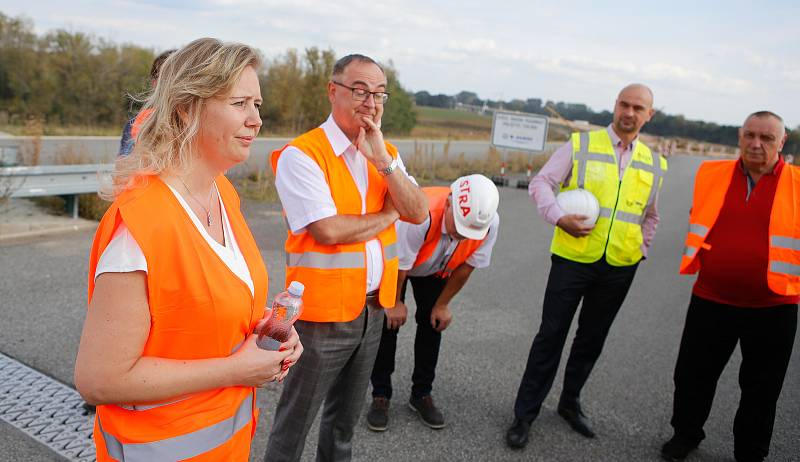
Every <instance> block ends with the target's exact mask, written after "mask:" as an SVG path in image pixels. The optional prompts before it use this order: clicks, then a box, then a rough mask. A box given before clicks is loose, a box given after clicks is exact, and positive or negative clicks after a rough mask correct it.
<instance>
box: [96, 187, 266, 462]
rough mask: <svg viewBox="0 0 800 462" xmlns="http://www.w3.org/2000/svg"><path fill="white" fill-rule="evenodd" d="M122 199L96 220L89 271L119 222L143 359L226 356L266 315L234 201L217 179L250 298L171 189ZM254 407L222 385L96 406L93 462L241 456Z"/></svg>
mask: <svg viewBox="0 0 800 462" xmlns="http://www.w3.org/2000/svg"><path fill="white" fill-rule="evenodd" d="M146 180H147V183H146V185H145V186H143V187H139V188H134V189H130V190H128V191H126V192H124V193H122V194H121V195H120V196H119V197H118V198H117V200H116V201H114V203H113V204H112V205H111V207H110V208H109V209H108V211H107V212H106V214H105V216H103V219H102V221H101V222H100V225H99V227H98V228H97V233H96V234H95V238H94V244H93V245H92V252H91V257H90V260H89V301H90V302H91V300H92V293H93V292H94V273H95V269H96V268H97V263H98V261H99V259H100V256H101V255H102V254H103V251H104V250H105V248H106V247H107V246H108V244H109V242H110V241H111V238H112V236H113V234H114V231H115V230H116V229H117V227H118V226H119V224H120V223H121V222H124V223H125V225H126V226H127V227H128V229H129V230H130V232H131V234H132V235H133V237H134V238H135V239H136V242H137V243H138V244H139V246H140V247H141V249H142V253H143V254H144V256H145V259H146V260H147V299H148V305H149V309H150V333H149V335H148V338H147V341H146V342H145V345H144V349H143V351H142V356H153V357H161V358H170V359H186V360H192V359H205V358H220V357H226V356H229V355H230V354H231V353H232V352H233V351H235V349H236V348H238V346H239V345H240V344H241V343H242V341H243V340H244V339H245V337H246V336H247V335H248V333H250V332H252V331H253V328H254V327H255V323H256V322H257V321H258V320H259V319H261V317H262V316H263V315H264V306H265V305H266V302H267V270H266V268H265V266H264V262H263V260H262V259H261V254H260V253H259V251H258V247H257V245H256V243H255V240H254V239H253V236H252V234H251V233H250V230H249V229H248V227H247V224H246V223H245V221H244V217H243V216H242V214H241V212H240V211H239V198H238V196H237V195H236V191H235V190H234V188H233V186H232V185H231V184H230V182H228V180H227V179H226V178H225V177H224V176H219V177H217V179H216V183H217V188H218V190H219V194H220V197H221V199H222V201H223V203H224V204H225V209H226V212H227V215H228V219H229V221H230V224H231V229H232V231H233V233H234V235H235V236H236V241H237V243H238V244H239V248H240V250H241V252H242V254H243V255H244V258H245V261H246V262H247V266H248V268H249V270H250V275H251V277H252V279H253V288H254V295H255V297H253V296H251V294H250V289H249V288H248V287H247V284H246V283H245V282H243V281H242V280H241V279H239V278H238V277H237V276H236V275H235V274H234V273H233V272H232V271H230V269H229V268H228V267H227V266H226V265H225V264H224V263H223V262H222V260H220V258H219V256H218V255H217V254H216V253H215V252H214V251H213V250H212V249H211V247H209V245H208V243H207V242H206V240H205V239H204V238H203V236H202V235H201V234H200V232H199V230H198V229H197V228H196V227H195V225H194V224H193V223H192V221H191V218H190V217H189V216H188V215H187V214H186V212H185V210H184V208H183V207H182V206H181V205H180V203H179V202H178V200H177V199H176V198H175V197H174V195H173V193H172V192H171V191H170V190H169V188H168V187H167V186H166V185H165V184H164V183H163V182H162V181H161V180H160V179H159V178H158V177H155V176H151V177H147V178H146ZM257 418H258V410H257V408H256V407H255V389H254V388H252V387H227V388H217V389H213V390H207V391H203V392H199V393H194V394H191V395H188V396H183V397H176V398H173V399H168V400H164V401H162V402H158V403H135V404H130V405H122V404H120V405H113V404H106V405H101V406H97V415H96V418H95V426H94V439H95V445H96V447H97V460H98V461H110V460H118V461H142V460H146V461H156V460H192V461H212V460H213V461H218V460H226V461H228V460H236V461H246V460H248V457H249V453H250V441H251V439H252V435H253V434H254V432H255V425H256V421H257Z"/></svg>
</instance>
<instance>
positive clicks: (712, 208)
mask: <svg viewBox="0 0 800 462" xmlns="http://www.w3.org/2000/svg"><path fill="white" fill-rule="evenodd" d="M738 163H739V161H738V160H717V161H707V162H703V164H702V165H700V168H699V169H698V170H697V177H696V179H695V183H694V200H693V202H692V211H691V213H690V215H689V231H688V233H687V234H686V246H685V248H684V251H683V257H682V258H681V267H680V273H681V274H694V273H696V272H697V271H698V270H699V269H700V260H699V259H698V258H697V255H698V253H699V252H698V249H710V248H711V247H710V245H709V244H707V243H706V242H705V240H706V237H707V236H708V233H709V232H710V231H711V229H712V228H713V227H714V223H716V221H717V217H718V216H719V212H720V210H722V205H723V203H724V202H725V194H726V193H727V191H728V187H729V186H730V183H731V179H732V178H733V174H734V171H735V169H737V168H739V165H738ZM723 185H724V187H723ZM767 283H768V285H769V288H770V289H771V290H772V291H773V292H775V293H776V294H780V295H798V294H800V168H797V167H795V166H793V165H790V164H784V166H783V169H782V170H781V176H780V178H778V186H777V189H776V190H775V199H774V200H773V203H772V212H771V215H770V219H769V266H768V268H767Z"/></svg>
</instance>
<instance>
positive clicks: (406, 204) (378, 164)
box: [355, 117, 428, 224]
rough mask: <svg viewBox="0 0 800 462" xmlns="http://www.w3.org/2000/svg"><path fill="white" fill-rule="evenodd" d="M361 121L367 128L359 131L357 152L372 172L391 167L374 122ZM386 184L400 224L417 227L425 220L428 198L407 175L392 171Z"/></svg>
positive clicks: (377, 127) (390, 159)
mask: <svg viewBox="0 0 800 462" xmlns="http://www.w3.org/2000/svg"><path fill="white" fill-rule="evenodd" d="M363 120H364V122H366V124H367V127H366V128H361V130H360V132H359V135H358V138H357V139H356V143H355V144H356V146H357V147H358V150H359V152H361V153H362V154H363V155H364V157H366V159H367V160H368V161H369V162H371V163H372V164H373V165H374V166H375V168H377V169H378V170H383V169H385V168H387V167H388V166H389V165H390V164H391V163H392V156H391V155H389V153H388V152H387V151H386V145H385V144H384V142H383V133H381V130H380V127H379V126H378V125H377V124H376V122H375V121H373V120H372V119H370V118H369V117H364V119H363ZM378 120H380V119H378ZM378 123H380V122H378ZM385 181H386V185H387V187H388V188H389V196H390V197H391V198H392V201H393V202H394V205H395V207H396V208H397V211H398V212H399V213H400V216H401V217H402V219H403V221H408V222H411V223H414V224H419V223H422V222H423V221H425V219H426V218H428V198H427V197H426V196H425V193H424V192H422V189H420V188H419V187H418V186H417V185H415V184H414V183H412V182H411V180H410V179H408V177H407V176H406V175H404V174H403V173H402V172H398V171H397V169H395V171H394V172H392V173H391V174H389V175H388V176H386V177H385Z"/></svg>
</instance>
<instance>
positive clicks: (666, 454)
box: [661, 435, 700, 462]
mask: <svg viewBox="0 0 800 462" xmlns="http://www.w3.org/2000/svg"><path fill="white" fill-rule="evenodd" d="M698 444H700V443H699V442H695V441H694V440H690V439H689V438H685V437H683V436H678V435H675V436H673V437H672V439H670V440H669V441H667V442H666V443H664V446H661V457H662V458H663V459H664V460H668V461H670V462H678V461H681V460H683V459H685V458H686V456H688V455H689V453H690V452H692V451H694V450H695V449H696V448H697V445H698Z"/></svg>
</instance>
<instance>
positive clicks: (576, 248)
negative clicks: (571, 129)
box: [550, 129, 667, 266]
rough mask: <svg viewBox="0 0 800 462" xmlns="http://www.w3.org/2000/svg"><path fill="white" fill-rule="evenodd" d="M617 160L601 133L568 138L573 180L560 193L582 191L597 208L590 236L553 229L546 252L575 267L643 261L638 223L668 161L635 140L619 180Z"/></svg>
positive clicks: (616, 264) (577, 134)
mask: <svg viewBox="0 0 800 462" xmlns="http://www.w3.org/2000/svg"><path fill="white" fill-rule="evenodd" d="M618 166H619V159H617V155H616V153H615V151H614V146H613V145H612V143H611V137H609V135H608V131H607V130H606V129H602V130H595V131H592V132H583V133H573V134H572V175H571V177H570V180H569V182H568V183H567V184H563V185H561V191H562V192H563V191H569V190H571V189H577V188H583V189H586V190H587V191H589V192H591V193H592V194H594V196H595V197H596V198H597V201H598V202H599V203H600V215H599V217H598V218H597V223H596V224H595V228H594V229H593V230H592V232H591V233H590V234H589V235H588V236H585V237H580V238H576V237H572V236H570V235H569V234H568V233H567V232H566V231H564V230H562V229H561V228H559V227H556V230H555V233H554V234H553V242H552V244H551V246H550V251H551V252H553V253H554V254H556V255H558V256H561V257H564V258H566V259H568V260H572V261H576V262H579V263H594V262H596V261H598V260H599V259H600V258H602V257H603V254H605V256H606V261H607V262H608V263H609V264H610V265H612V266H630V265H634V264H636V263H637V262H638V261H639V260H641V259H642V250H641V246H642V222H643V221H644V217H645V210H647V207H648V206H649V205H650V204H651V203H652V202H653V201H655V198H656V193H658V190H659V189H660V188H661V184H662V183H663V181H664V175H665V174H666V172H667V160H666V159H665V158H664V157H663V156H660V155H658V154H657V153H654V152H652V151H650V148H648V147H647V146H646V145H645V144H644V143H642V142H641V140H640V141H638V142H637V143H636V148H635V149H634V151H633V155H632V157H631V161H630V163H629V164H628V166H627V168H625V173H624V174H623V176H622V180H621V181H620V178H619V167H618Z"/></svg>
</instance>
